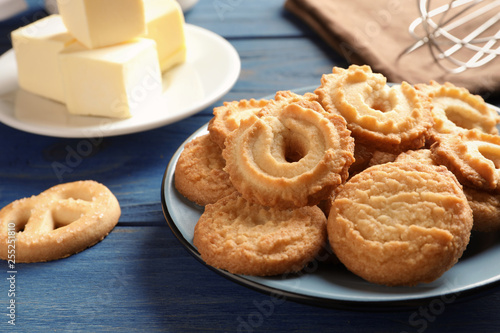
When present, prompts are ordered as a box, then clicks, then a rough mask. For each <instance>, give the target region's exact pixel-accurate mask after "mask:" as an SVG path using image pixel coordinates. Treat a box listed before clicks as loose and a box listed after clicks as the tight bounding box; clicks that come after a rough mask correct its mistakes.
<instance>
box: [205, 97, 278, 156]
mask: <svg viewBox="0 0 500 333" xmlns="http://www.w3.org/2000/svg"><path fill="white" fill-rule="evenodd" d="M268 103H269V100H265V99H261V100H256V99H253V98H252V99H250V100H246V99H243V100H240V101H233V102H224V105H223V106H219V107H216V108H214V111H213V114H214V116H213V118H212V119H210V121H209V123H208V131H209V132H210V136H211V138H212V140H213V141H214V142H215V143H217V145H219V147H220V148H221V149H224V141H225V140H226V138H227V137H228V136H229V134H230V133H231V132H232V131H234V130H235V129H237V128H238V127H239V126H240V122H241V120H242V119H245V118H248V117H250V116H251V115H254V114H257V113H258V112H259V111H260V110H261V109H262V108H263V107H264V106H266V105H267V104H268Z"/></svg>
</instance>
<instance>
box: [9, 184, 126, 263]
mask: <svg viewBox="0 0 500 333" xmlns="http://www.w3.org/2000/svg"><path fill="white" fill-rule="evenodd" d="M120 214H121V210H120V205H119V203H118V200H117V199H116V197H115V196H114V195H113V193H111V191H110V190H109V189H108V188H107V187H106V186H104V185H102V184H99V183H97V182H94V181H90V180H89V181H78V182H73V183H66V184H61V185H57V186H54V187H52V188H50V189H48V190H46V191H44V192H42V193H40V194H39V195H37V196H32V197H29V198H23V199H19V200H16V201H14V202H12V203H10V204H9V205H7V206H5V207H4V208H3V209H2V210H0V257H1V258H2V259H4V260H7V258H8V256H7V254H8V248H9V244H11V245H12V243H11V242H9V240H10V239H15V249H16V258H15V260H16V262H20V263H30V262H42V261H50V260H56V259H60V258H64V257H68V256H70V255H72V254H75V253H77V252H80V251H83V250H85V249H86V248H88V247H90V246H92V245H94V244H95V243H97V242H99V241H101V240H102V239H103V238H104V237H106V235H107V234H108V233H109V232H110V231H111V230H112V229H113V228H114V226H115V225H116V224H117V223H118V219H119V217H120Z"/></svg>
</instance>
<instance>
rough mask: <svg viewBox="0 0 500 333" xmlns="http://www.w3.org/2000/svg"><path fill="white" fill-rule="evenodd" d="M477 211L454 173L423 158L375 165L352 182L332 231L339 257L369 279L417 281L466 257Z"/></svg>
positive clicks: (335, 209) (334, 212) (333, 216)
mask: <svg viewBox="0 0 500 333" xmlns="http://www.w3.org/2000/svg"><path fill="white" fill-rule="evenodd" d="M471 228H472V211H471V208H470V207H469V204H468V202H467V199H466V198H465V195H464V193H463V191H462V187H461V185H460V184H459V183H458V181H457V179H456V178H455V176H454V175H453V174H452V173H451V172H450V171H448V170H447V169H446V168H445V167H442V166H431V165H424V164H421V163H397V162H392V163H386V164H381V165H375V166H373V167H370V168H368V169H366V170H365V171H363V172H361V173H359V174H357V175H356V176H354V177H352V178H351V179H350V180H349V181H348V182H347V183H345V184H344V185H343V186H342V188H341V190H340V192H339V193H338V194H337V197H336V198H335V201H334V202H333V206H332V209H331V211H330V215H329V218H328V237H329V240H330V244H331V246H332V248H333V249H334V252H335V254H336V255H337V256H338V258H339V260H340V261H341V262H342V263H343V264H344V265H345V266H346V267H347V268H348V269H349V270H351V271H352V272H353V273H355V274H357V275H359V276H360V277H362V278H364V279H366V280H367V281H370V282H373V283H377V284H383V285H389V286H395V285H407V286H413V285H416V284H418V283H424V282H425V283H428V282H431V281H434V280H435V279H437V278H439V277H440V276H441V275H442V274H443V273H444V272H445V271H447V270H448V269H450V268H451V267H452V266H453V265H454V264H455V263H456V262H457V261H458V259H459V258H460V257H461V255H462V253H463V251H464V250H465V248H466V246H467V244H468V242H469V237H470V232H471Z"/></svg>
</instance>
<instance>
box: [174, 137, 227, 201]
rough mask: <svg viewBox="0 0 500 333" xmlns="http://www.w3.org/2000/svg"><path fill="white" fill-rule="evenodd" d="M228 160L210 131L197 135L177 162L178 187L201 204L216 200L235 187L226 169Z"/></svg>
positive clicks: (176, 181) (176, 177) (185, 194)
mask: <svg viewBox="0 0 500 333" xmlns="http://www.w3.org/2000/svg"><path fill="white" fill-rule="evenodd" d="M225 164H226V162H225V161H224V159H223V158H222V150H221V149H220V148H219V146H218V145H217V144H216V143H215V142H214V141H212V140H211V137H210V135H209V134H205V135H202V136H199V137H196V138H194V139H193V140H191V141H190V142H188V143H187V144H186V145H185V146H184V150H183V151H182V153H181V155H180V156H179V160H178V161H177V165H176V166H175V174H174V181H175V188H176V189H177V191H179V193H181V194H182V195H183V196H185V197H186V198H187V199H189V200H190V201H194V202H195V203H197V204H198V205H200V206H205V205H207V204H209V203H215V202H216V201H217V200H219V199H220V198H222V197H224V196H226V195H228V194H230V193H231V192H233V191H235V188H234V187H233V184H231V181H230V180H229V175H228V174H227V173H226V172H225V171H224V170H223V168H224V166H225Z"/></svg>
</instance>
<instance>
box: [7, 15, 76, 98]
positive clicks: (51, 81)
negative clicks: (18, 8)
mask: <svg viewBox="0 0 500 333" xmlns="http://www.w3.org/2000/svg"><path fill="white" fill-rule="evenodd" d="M11 38H12V46H13V48H14V52H15V55H16V61H17V72H18V74H17V75H18V82H19V86H20V87H21V88H23V89H24V90H26V91H29V92H31V93H34V94H37V95H40V96H43V97H45V98H50V99H52V100H55V101H58V102H61V103H64V87H63V84H62V78H61V72H60V70H59V63H58V60H57V59H58V54H59V53H60V52H61V51H62V50H64V49H65V48H66V47H67V46H69V45H71V44H72V43H75V42H76V41H75V39H74V38H73V36H72V35H70V34H69V33H68V31H67V29H66V27H65V25H64V24H63V21H62V18H61V17H60V16H59V15H50V16H47V17H45V18H43V19H40V20H38V21H36V22H34V23H31V24H29V25H26V26H24V27H21V28H19V29H17V30H14V31H13V32H12V33H11Z"/></svg>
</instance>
